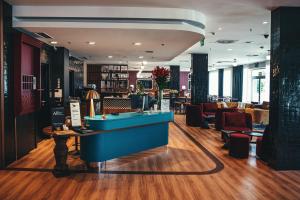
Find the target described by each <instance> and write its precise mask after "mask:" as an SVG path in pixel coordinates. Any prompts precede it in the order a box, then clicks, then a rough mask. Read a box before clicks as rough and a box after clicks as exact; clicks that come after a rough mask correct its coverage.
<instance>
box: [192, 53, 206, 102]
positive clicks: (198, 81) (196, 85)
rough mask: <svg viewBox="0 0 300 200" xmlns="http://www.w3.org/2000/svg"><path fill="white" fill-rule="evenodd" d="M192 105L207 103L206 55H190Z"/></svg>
mask: <svg viewBox="0 0 300 200" xmlns="http://www.w3.org/2000/svg"><path fill="white" fill-rule="evenodd" d="M191 85H192V88H191V92H192V98H191V100H192V104H194V105H196V104H200V103H204V102H207V95H208V55H207V54H192V84H191Z"/></svg>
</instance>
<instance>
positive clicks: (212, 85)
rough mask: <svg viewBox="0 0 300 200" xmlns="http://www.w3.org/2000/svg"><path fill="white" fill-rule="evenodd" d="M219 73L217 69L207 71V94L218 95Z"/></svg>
mask: <svg viewBox="0 0 300 200" xmlns="http://www.w3.org/2000/svg"><path fill="white" fill-rule="evenodd" d="M218 83H219V73H218V70H215V71H210V72H209V95H218V93H219V91H218Z"/></svg>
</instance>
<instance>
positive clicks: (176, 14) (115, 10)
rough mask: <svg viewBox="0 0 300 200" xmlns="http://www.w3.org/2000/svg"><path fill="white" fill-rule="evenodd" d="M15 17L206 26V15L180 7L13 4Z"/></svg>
mask: <svg viewBox="0 0 300 200" xmlns="http://www.w3.org/2000/svg"><path fill="white" fill-rule="evenodd" d="M13 16H14V17H79V18H80V17H81V18H89V17H93V18H145V19H179V20H187V21H192V22H195V23H199V22H200V23H202V24H203V25H204V26H205V23H206V19H205V16H204V15H203V14H202V13H201V12H199V11H195V10H189V9H179V8H146V7H99V6H93V7H91V6H13Z"/></svg>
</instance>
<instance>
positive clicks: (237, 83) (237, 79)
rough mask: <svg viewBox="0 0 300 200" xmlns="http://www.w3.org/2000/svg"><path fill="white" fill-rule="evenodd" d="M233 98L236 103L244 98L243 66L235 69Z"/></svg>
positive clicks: (233, 74) (233, 73)
mask: <svg viewBox="0 0 300 200" xmlns="http://www.w3.org/2000/svg"><path fill="white" fill-rule="evenodd" d="M232 98H233V100H234V101H242V98H243V65H240V66H237V67H234V68H233V72H232Z"/></svg>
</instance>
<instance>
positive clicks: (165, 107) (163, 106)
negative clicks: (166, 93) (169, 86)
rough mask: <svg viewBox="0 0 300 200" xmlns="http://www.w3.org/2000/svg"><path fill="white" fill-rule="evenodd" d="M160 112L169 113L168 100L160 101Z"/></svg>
mask: <svg viewBox="0 0 300 200" xmlns="http://www.w3.org/2000/svg"><path fill="white" fill-rule="evenodd" d="M161 112H170V99H162V100H161Z"/></svg>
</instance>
